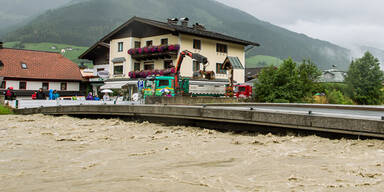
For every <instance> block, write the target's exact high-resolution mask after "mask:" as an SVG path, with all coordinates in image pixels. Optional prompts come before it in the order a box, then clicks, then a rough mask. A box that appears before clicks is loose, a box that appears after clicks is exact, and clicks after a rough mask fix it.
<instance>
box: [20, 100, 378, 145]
mask: <svg viewBox="0 0 384 192" xmlns="http://www.w3.org/2000/svg"><path fill="white" fill-rule="evenodd" d="M16 113H19V114H35V113H43V114H46V115H108V116H130V117H144V118H146V119H148V120H150V119H151V118H155V117H156V118H159V117H160V118H163V119H164V120H167V119H169V120H171V119H175V118H177V119H181V120H183V119H184V120H203V121H212V122H215V123H217V125H218V126H223V125H224V126H225V123H226V122H227V123H237V124H248V125H261V126H270V127H281V128H287V129H296V130H297V129H299V130H310V131H320V132H330V133H338V134H348V135H360V136H370V137H378V138H384V121H380V120H365V119H354V118H342V117H327V116H316V115H304V114H295V113H282V112H262V111H257V110H231V109H217V108H209V107H201V106H169V105H166V106H163V105H130V106H127V105H105V106H93V105H87V106H84V105H83V106H60V107H46V108H35V109H19V110H16ZM239 127H241V126H239Z"/></svg>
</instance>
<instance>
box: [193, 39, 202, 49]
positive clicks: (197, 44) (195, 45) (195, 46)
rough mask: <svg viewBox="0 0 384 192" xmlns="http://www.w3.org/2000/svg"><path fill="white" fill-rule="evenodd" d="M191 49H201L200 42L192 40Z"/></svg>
mask: <svg viewBox="0 0 384 192" xmlns="http://www.w3.org/2000/svg"><path fill="white" fill-rule="evenodd" d="M193 48H194V49H201V40H197V39H194V40H193Z"/></svg>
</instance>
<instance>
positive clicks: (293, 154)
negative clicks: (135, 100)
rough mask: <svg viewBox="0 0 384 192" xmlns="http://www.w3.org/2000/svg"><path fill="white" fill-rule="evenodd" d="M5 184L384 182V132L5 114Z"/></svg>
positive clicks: (78, 187)
mask: <svg viewBox="0 0 384 192" xmlns="http://www.w3.org/2000/svg"><path fill="white" fill-rule="evenodd" d="M0 122H1V124H0V191H6V192H12V191H28V192H30V191H55V192H57V191H76V192H77V191H116V192H121V191H135V192H141V191H183V192H184V191H186V192H188V191H191V192H192V191H208V192H209V191H225V192H240V191H384V141H381V140H347V139H340V140H331V139H327V138H321V137H317V136H306V137H296V136H283V137H279V136H275V135H272V134H268V135H257V134H251V133H250V134H234V133H230V132H227V133H222V132H218V131H213V130H206V129H200V128H194V127H183V126H163V125H159V124H151V123H136V122H124V121H122V120H119V119H78V118H72V117H67V116H61V117H53V116H43V115H31V116H14V115H10V116H0Z"/></svg>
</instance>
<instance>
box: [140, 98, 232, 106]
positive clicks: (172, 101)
mask: <svg viewBox="0 0 384 192" xmlns="http://www.w3.org/2000/svg"><path fill="white" fill-rule="evenodd" d="M236 102H238V100H237V99H234V98H224V97H188V96H176V97H147V98H146V99H145V103H146V104H167V105H194V104H203V103H221V104H222V103H236Z"/></svg>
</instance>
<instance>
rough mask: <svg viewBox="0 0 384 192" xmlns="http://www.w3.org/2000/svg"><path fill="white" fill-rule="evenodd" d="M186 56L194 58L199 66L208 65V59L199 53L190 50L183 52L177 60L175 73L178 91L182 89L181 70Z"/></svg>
mask: <svg viewBox="0 0 384 192" xmlns="http://www.w3.org/2000/svg"><path fill="white" fill-rule="evenodd" d="M185 56H188V57H190V58H192V59H193V60H195V61H196V62H197V63H199V64H200V63H202V64H204V65H205V64H207V63H208V59H207V57H204V56H202V55H200V54H198V53H192V52H190V51H188V50H184V51H181V52H180V54H179V59H178V60H177V63H176V73H175V89H176V90H179V89H180V85H179V79H180V68H181V64H182V63H183V60H184V57H185Z"/></svg>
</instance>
